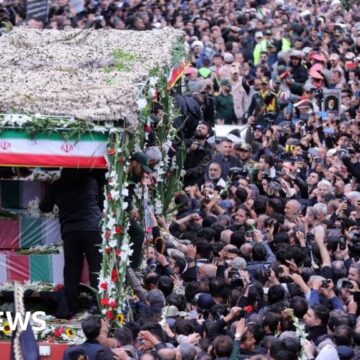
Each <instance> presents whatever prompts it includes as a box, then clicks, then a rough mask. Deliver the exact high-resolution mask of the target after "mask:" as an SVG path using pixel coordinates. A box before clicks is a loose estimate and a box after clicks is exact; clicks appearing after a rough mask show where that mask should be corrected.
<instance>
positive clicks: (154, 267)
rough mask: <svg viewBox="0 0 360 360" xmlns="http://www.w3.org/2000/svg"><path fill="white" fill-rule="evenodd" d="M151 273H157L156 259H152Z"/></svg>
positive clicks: (149, 267) (150, 264)
mask: <svg viewBox="0 0 360 360" xmlns="http://www.w3.org/2000/svg"><path fill="white" fill-rule="evenodd" d="M148 269H149V272H156V270H157V262H156V260H155V259H151V260H150V262H149V265H148Z"/></svg>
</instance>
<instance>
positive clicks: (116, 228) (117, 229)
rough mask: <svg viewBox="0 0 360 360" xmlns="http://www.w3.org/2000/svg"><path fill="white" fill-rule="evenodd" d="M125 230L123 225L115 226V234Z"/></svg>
mask: <svg viewBox="0 0 360 360" xmlns="http://www.w3.org/2000/svg"><path fill="white" fill-rule="evenodd" d="M122 231H123V229H122V227H121V226H115V234H121V233H122Z"/></svg>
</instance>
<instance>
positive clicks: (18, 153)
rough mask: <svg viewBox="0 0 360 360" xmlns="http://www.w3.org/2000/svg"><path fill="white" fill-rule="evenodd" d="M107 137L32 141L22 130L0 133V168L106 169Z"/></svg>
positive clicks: (49, 137) (59, 136)
mask: <svg viewBox="0 0 360 360" xmlns="http://www.w3.org/2000/svg"><path fill="white" fill-rule="evenodd" d="M106 147H107V135H105V134H99V133H96V134H90V133H89V134H84V135H82V136H81V137H80V138H79V140H77V141H74V140H66V139H65V137H64V135H63V133H57V132H55V131H54V133H52V134H43V135H42V134H39V135H36V138H35V139H31V138H30V137H29V135H28V134H26V133H25V132H24V131H23V130H3V131H2V132H1V133H0V166H23V167H24V166H26V167H68V168H100V169H101V168H106V167H107V164H106Z"/></svg>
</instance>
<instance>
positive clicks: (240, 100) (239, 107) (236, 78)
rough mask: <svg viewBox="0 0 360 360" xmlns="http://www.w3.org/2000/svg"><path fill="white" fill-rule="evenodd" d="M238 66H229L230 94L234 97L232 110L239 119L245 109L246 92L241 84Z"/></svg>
mask: <svg viewBox="0 0 360 360" xmlns="http://www.w3.org/2000/svg"><path fill="white" fill-rule="evenodd" d="M239 72H240V70H239V66H238V65H237V64H233V66H232V68H231V79H230V83H231V94H232V96H233V99H234V111H235V115H236V117H237V119H238V121H240V120H241V119H242V118H243V116H244V114H245V111H246V104H247V101H248V99H247V94H246V91H245V89H244V87H243V85H242V78H241V77H240V75H239Z"/></svg>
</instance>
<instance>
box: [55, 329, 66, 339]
mask: <svg viewBox="0 0 360 360" xmlns="http://www.w3.org/2000/svg"><path fill="white" fill-rule="evenodd" d="M63 333H64V328H63V327H59V328H57V329H55V330H54V336H56V337H60V336H61V334H63Z"/></svg>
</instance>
